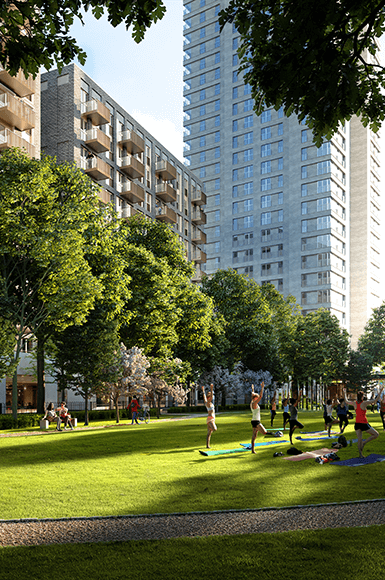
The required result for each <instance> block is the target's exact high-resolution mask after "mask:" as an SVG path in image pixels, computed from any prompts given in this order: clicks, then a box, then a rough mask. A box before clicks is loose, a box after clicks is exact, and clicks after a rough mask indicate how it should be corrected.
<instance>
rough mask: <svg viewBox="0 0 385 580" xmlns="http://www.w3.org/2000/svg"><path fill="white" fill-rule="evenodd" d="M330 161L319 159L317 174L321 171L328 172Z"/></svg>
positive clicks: (320, 173) (321, 172)
mask: <svg viewBox="0 0 385 580" xmlns="http://www.w3.org/2000/svg"><path fill="white" fill-rule="evenodd" d="M330 170H331V163H330V160H329V161H321V162H320V163H317V175H322V174H323V173H330Z"/></svg>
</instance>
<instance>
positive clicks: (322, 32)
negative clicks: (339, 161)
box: [219, 0, 385, 144]
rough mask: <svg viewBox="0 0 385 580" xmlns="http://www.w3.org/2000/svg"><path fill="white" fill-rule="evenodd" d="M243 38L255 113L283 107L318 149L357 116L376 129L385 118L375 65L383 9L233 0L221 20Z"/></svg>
mask: <svg viewBox="0 0 385 580" xmlns="http://www.w3.org/2000/svg"><path fill="white" fill-rule="evenodd" d="M219 22H220V24H221V27H222V28H223V26H224V25H225V24H226V23H228V22H230V23H231V22H233V23H234V24H235V26H236V28H237V30H238V32H239V33H240V36H241V43H240V46H239V48H238V54H239V57H240V69H241V70H242V71H244V73H245V80H246V82H247V83H249V84H250V85H251V92H252V95H253V97H254V99H255V110H256V112H257V114H260V113H261V112H262V110H263V108H264V107H274V108H276V109H279V108H280V107H283V110H284V112H285V113H286V115H290V114H292V113H296V114H297V115H298V118H299V120H300V121H302V120H304V119H306V122H307V125H308V126H309V127H311V128H312V129H313V133H314V135H315V140H316V142H317V144H320V143H321V142H322V138H323V137H324V136H326V137H327V138H330V137H331V135H332V134H333V133H334V132H335V131H336V129H337V128H338V125H339V123H341V122H342V123H343V122H344V121H345V120H349V119H350V118H351V117H352V116H353V115H358V116H359V117H360V118H361V120H362V122H363V124H364V125H365V126H366V125H368V124H369V125H370V127H371V128H372V129H373V130H374V131H377V130H378V129H379V127H380V125H381V122H382V121H383V119H384V118H385V97H384V87H385V71H384V68H383V67H382V66H380V64H378V63H377V61H376V59H375V55H376V53H377V51H378V39H379V38H380V37H381V36H382V34H383V33H384V31H385V4H384V2H382V1H378V2H373V0H340V1H338V2H336V1H335V0H322V2H319V0H308V1H306V2H293V1H292V0H230V2H229V4H228V6H227V8H226V9H225V10H223V11H221V13H220V16H219Z"/></svg>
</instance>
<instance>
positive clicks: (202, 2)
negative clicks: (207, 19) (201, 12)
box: [199, 0, 206, 8]
mask: <svg viewBox="0 0 385 580" xmlns="http://www.w3.org/2000/svg"><path fill="white" fill-rule="evenodd" d="M205 5H206V0H200V3H199V6H200V7H201V8H203V6H205Z"/></svg>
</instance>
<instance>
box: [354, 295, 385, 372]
mask: <svg viewBox="0 0 385 580" xmlns="http://www.w3.org/2000/svg"><path fill="white" fill-rule="evenodd" d="M358 350H359V352H361V353H363V354H367V355H369V357H370V358H371V359H372V364H373V366H377V365H378V366H383V365H384V363H385V302H383V303H382V304H381V306H378V307H377V308H373V312H372V315H371V317H370V318H369V320H368V322H367V324H366V326H365V329H364V333H363V334H362V336H361V337H360V339H359V341H358Z"/></svg>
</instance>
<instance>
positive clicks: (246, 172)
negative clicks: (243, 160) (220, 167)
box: [243, 165, 253, 178]
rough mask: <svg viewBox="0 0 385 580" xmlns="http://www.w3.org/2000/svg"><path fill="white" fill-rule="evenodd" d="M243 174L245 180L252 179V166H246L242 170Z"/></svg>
mask: <svg viewBox="0 0 385 580" xmlns="http://www.w3.org/2000/svg"><path fill="white" fill-rule="evenodd" d="M243 173H244V177H245V178H248V177H253V166H252V165H246V167H244V168H243Z"/></svg>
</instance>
